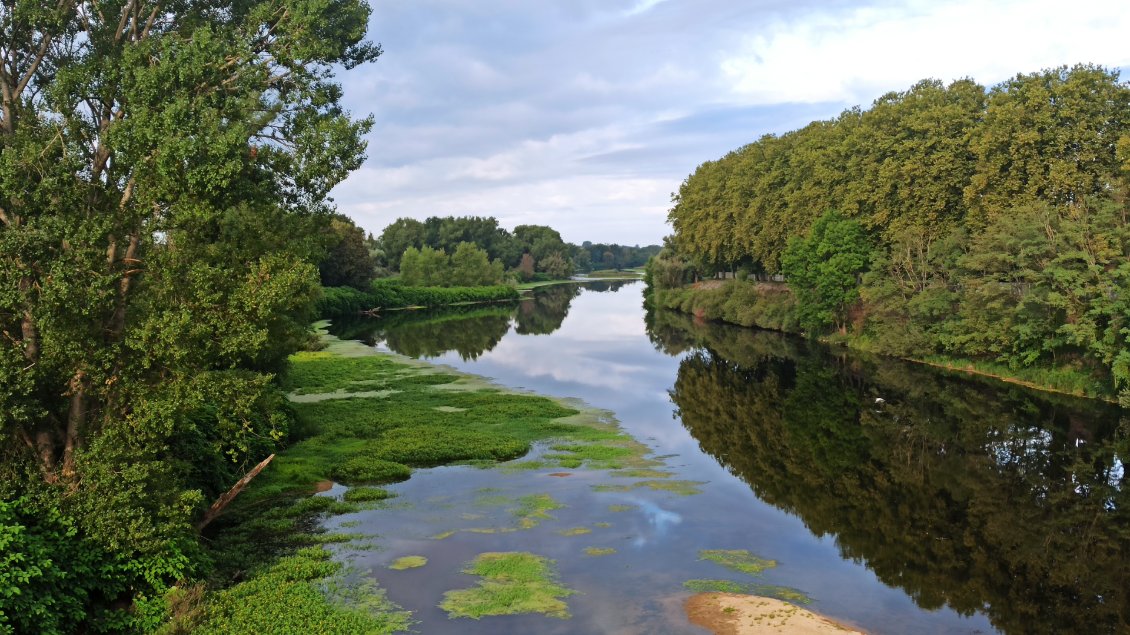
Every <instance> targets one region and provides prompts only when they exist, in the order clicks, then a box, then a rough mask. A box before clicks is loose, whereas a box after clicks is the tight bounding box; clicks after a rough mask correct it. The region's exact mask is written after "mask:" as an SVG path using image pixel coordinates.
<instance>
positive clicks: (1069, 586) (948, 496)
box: [648, 312, 1130, 633]
mask: <svg viewBox="0 0 1130 635" xmlns="http://www.w3.org/2000/svg"><path fill="white" fill-rule="evenodd" d="M648 326H649V331H648V332H649V337H650V338H651V340H652V342H653V343H654V344H655V346H656V348H657V349H659V350H661V351H663V352H666V353H668V354H680V353H687V354H686V357H685V358H684V359H683V361H682V362H681V364H680V367H679V372H678V378H677V380H676V382H675V386H674V388H673V389H672V390H671V399H672V400H673V402H674V403H675V405H676V406H677V407H678V410H679V415H680V417H681V419H682V422H683V425H684V426H686V428H687V429H688V430H689V431H690V433H691V434H692V435H693V436H694V437H695V438H696V439H697V440H698V442H699V443H700V445H701V447H702V449H703V450H704V451H705V452H707V453H709V454H711V455H712V456H714V457H715V458H716V459H717V460H718V461H719V462H720V463H721V464H723V465H724V466H726V467H727V468H728V469H729V470H730V471H731V472H733V473H734V474H735V475H737V476H738V477H739V478H741V479H742V480H744V481H745V482H746V483H748V484H749V486H750V487H751V488H752V489H753V491H754V492H755V493H756V494H757V496H758V497H759V498H761V499H762V500H764V501H766V502H768V503H770V504H772V505H774V506H776V507H778V508H781V509H783V510H785V511H788V512H790V513H793V514H796V515H797V516H798V517H799V518H801V519H802V520H803V521H804V523H805V524H806V526H807V527H808V528H809V529H810V530H811V531H812V532H814V533H815V534H817V535H818V536H824V535H829V536H833V537H834V538H835V541H836V544H837V546H838V548H839V549H840V551H841V553H842V555H843V556H844V557H845V558H850V559H853V560H855V561H856V562H862V563H865V564H866V565H867V566H868V567H869V568H870V569H871V570H873V571H874V572H875V574H876V575H877V576H878V577H879V578H880V579H881V580H883V581H884V582H885V583H887V584H889V585H891V586H894V587H898V588H902V589H904V590H905V591H906V592H907V593H908V594H909V595H910V597H912V598H913V599H914V601H915V602H916V603H917V604H918V605H919V606H920V607H922V608H924V609H928V610H930V609H936V608H940V607H943V606H949V607H951V608H953V609H954V610H956V611H957V612H959V613H961V614H965V615H970V614H973V613H976V612H983V613H985V614H986V615H987V616H988V617H989V619H990V620H991V621H992V623H993V624H994V625H995V626H996V627H997V628H999V629H1000V630H1002V631H1004V632H1006V633H1045V632H1046V633H1068V632H1070V633H1104V632H1127V631H1128V630H1130V573H1128V572H1127V569H1126V568H1125V566H1124V562H1125V559H1126V557H1127V556H1128V555H1130V522H1128V521H1130V518H1127V510H1128V509H1130V504H1128V503H1130V501H1127V500H1126V497H1127V493H1126V489H1125V488H1124V487H1123V485H1124V483H1125V481H1124V479H1125V472H1124V468H1123V463H1122V458H1121V457H1125V456H1126V455H1127V451H1128V449H1130V448H1128V444H1130V441H1128V438H1130V436H1128V434H1127V433H1128V432H1130V417H1128V416H1127V415H1126V414H1124V413H1122V412H1121V411H1119V410H1118V409H1117V408H1114V407H1108V406H1105V405H1103V404H1098V403H1094V402H1086V401H1080V400H1074V399H1068V398H1057V397H1055V396H1050V395H1044V394H1040V393H1033V392H1031V391H1028V390H1025V389H1022V388H1013V387H1009V386H1001V385H1000V384H996V383H990V382H980V381H969V380H968V379H966V378H959V377H954V376H952V375H949V374H946V373H939V372H936V371H934V370H932V369H926V368H922V367H918V366H914V365H911V364H906V363H899V362H894V361H891V360H885V359H884V360H877V359H872V358H869V357H866V356H860V355H855V354H852V355H848V354H842V353H835V352H833V351H830V350H828V349H825V348H824V347H820V346H812V345H808V344H806V343H805V342H803V341H800V340H797V339H793V338H788V337H783V336H779V335H776V334H772V333H765V332H758V331H752V330H747V329H740V328H729V327H724V326H719V325H709V324H696V323H695V322H694V321H692V320H691V319H690V318H688V317H686V316H683V315H681V314H673V313H669V312H662V313H657V314H654V315H651V316H649V320H648Z"/></svg>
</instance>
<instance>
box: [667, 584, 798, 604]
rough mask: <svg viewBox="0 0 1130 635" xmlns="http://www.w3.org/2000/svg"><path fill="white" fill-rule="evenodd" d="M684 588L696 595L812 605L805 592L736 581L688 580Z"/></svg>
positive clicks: (790, 588) (771, 585) (785, 587)
mask: <svg viewBox="0 0 1130 635" xmlns="http://www.w3.org/2000/svg"><path fill="white" fill-rule="evenodd" d="M683 588H685V589H686V590H688V591H693V592H695V593H736V594H739V595H760V596H762V597H767V598H776V599H778V600H784V601H785V602H791V603H793V604H811V603H812V598H810V597H808V595H806V594H805V593H804V592H803V591H800V590H798V589H794V588H792V587H787V586H776V585H773V584H755V583H748V582H736V581H734V580H687V581H686V582H684V583H683Z"/></svg>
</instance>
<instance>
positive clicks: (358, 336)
mask: <svg viewBox="0 0 1130 635" xmlns="http://www.w3.org/2000/svg"><path fill="white" fill-rule="evenodd" d="M632 282H633V281H607V282H589V283H584V284H558V285H552V286H546V287H540V288H538V289H535V290H534V292H533V294H532V295H531V297H529V298H524V299H522V300H521V301H520V302H515V303H506V304H477V305H467V306H455V307H445V308H441V309H427V310H418V311H389V312H387V313H385V314H383V315H381V316H380V317H362V316H359V317H357V318H355V319H352V320H337V321H335V323H334V324H332V325H331V326H330V329H329V331H330V333H332V334H334V335H336V336H337V337H340V338H342V339H348V340H361V341H362V342H365V343H366V344H368V345H369V346H375V345H377V344H380V343H384V344H385V345H386V346H388V348H389V349H390V350H392V351H393V352H396V353H400V354H401V355H407V356H409V357H422V358H433V357H439V356H441V355H443V354H445V353H447V352H450V351H454V352H456V353H457V354H458V355H459V356H460V357H461V358H462V359H463V360H464V361H466V360H473V359H478V358H479V357H480V356H481V355H482V354H483V353H486V352H487V351H490V350H492V349H493V348H494V347H495V346H497V345H498V343H499V342H501V341H502V338H503V337H504V336H505V335H506V334H507V333H508V332H509V331H510V327H511V326H512V325H513V326H514V332H515V333H518V334H519V335H548V334H549V333H552V332H554V331H556V330H557V329H559V328H561V324H562V323H563V322H564V321H565V318H566V317H567V316H568V315H569V307H570V305H571V304H572V302H573V299H574V298H576V297H577V296H578V295H580V293H581V290H582V289H584V290H587V291H596V292H606V291H617V290H619V289H620V288H621V287H623V286H624V285H625V284H631V283H632Z"/></svg>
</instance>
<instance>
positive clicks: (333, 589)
mask: <svg viewBox="0 0 1130 635" xmlns="http://www.w3.org/2000/svg"><path fill="white" fill-rule="evenodd" d="M340 570H341V565H340V564H337V563H335V562H333V561H331V560H330V554H329V552H328V551H325V550H324V549H322V548H308V549H302V550H300V551H298V552H296V553H295V554H294V555H291V556H287V557H284V558H281V559H279V560H278V561H276V562H275V563H274V564H273V565H271V566H270V567H267V568H264V569H262V570H259V571H257V572H255V573H253V574H252V575H251V577H250V578H249V579H248V580H247V581H246V582H242V583H240V584H237V585H235V586H233V587H230V588H228V589H224V590H222V591H219V592H216V593H213V594H211V595H210V596H209V597H208V598H207V601H206V603H205V604H204V605H203V606H202V607H201V609H200V614H199V616H198V617H197V621H196V623H194V624H192V625H191V626H188V625H182V626H188V630H191V632H193V633H196V634H199V635H221V634H227V633H282V634H294V635H298V634H302V633H326V634H329V635H334V634H339V633H340V634H342V635H348V634H353V633H374V634H377V633H393V632H396V631H402V630H405V629H407V628H408V626H409V625H410V623H411V620H410V619H409V613H407V612H405V611H401V610H398V609H397V608H396V607H395V605H393V604H392V603H391V602H389V601H388V600H387V599H386V598H385V596H384V593H383V592H382V591H380V590H379V589H377V588H376V587H375V586H373V585H371V584H363V585H346V584H344V583H343V582H342V581H341V580H339V579H337V578H336V577H335V576H337V575H338V573H339V572H340Z"/></svg>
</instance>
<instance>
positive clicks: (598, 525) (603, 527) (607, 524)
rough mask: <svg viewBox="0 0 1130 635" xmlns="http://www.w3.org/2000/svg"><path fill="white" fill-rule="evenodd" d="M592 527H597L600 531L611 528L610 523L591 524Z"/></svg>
mask: <svg viewBox="0 0 1130 635" xmlns="http://www.w3.org/2000/svg"><path fill="white" fill-rule="evenodd" d="M592 526H593V527H599V528H600V529H608V528H609V527H611V526H612V523H593V524H592Z"/></svg>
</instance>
